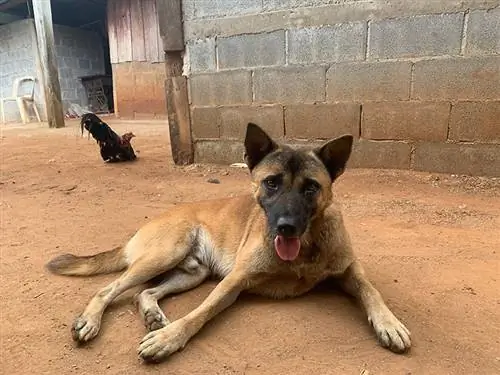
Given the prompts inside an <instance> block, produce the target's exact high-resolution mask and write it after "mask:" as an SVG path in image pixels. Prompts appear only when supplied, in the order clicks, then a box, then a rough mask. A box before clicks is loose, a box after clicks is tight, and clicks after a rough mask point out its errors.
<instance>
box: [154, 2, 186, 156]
mask: <svg viewBox="0 0 500 375" xmlns="http://www.w3.org/2000/svg"><path fill="white" fill-rule="evenodd" d="M156 7H157V12H158V23H159V28H160V35H161V38H162V42H163V50H164V51H165V69H166V75H167V78H166V80H165V96H166V102H167V115H168V125H169V131H170V147H171V149H172V157H173V159H174V163H175V164H177V165H187V164H192V163H193V161H194V160H193V159H194V152H193V140H192V137H191V119H190V115H189V100H188V89H187V78H186V77H185V76H183V75H182V65H183V60H182V51H183V50H184V34H183V31H182V7H181V0H157V1H156Z"/></svg>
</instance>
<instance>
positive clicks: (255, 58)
mask: <svg viewBox="0 0 500 375" xmlns="http://www.w3.org/2000/svg"><path fill="white" fill-rule="evenodd" d="M217 53H218V59H219V68H220V69H230V68H243V67H254V66H268V65H283V64H284V63H285V31H284V30H278V31H274V32H271V33H260V34H245V35H238V36H231V37H228V38H219V39H217Z"/></svg>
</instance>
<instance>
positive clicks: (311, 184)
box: [304, 181, 320, 196]
mask: <svg viewBox="0 0 500 375" xmlns="http://www.w3.org/2000/svg"><path fill="white" fill-rule="evenodd" d="M319 189H320V186H319V184H318V183H317V182H316V181H308V182H307V183H306V185H305V186H304V194H305V195H308V196H312V195H314V194H316V193H317V192H318V191H319Z"/></svg>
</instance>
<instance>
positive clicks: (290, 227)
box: [277, 217, 297, 237]
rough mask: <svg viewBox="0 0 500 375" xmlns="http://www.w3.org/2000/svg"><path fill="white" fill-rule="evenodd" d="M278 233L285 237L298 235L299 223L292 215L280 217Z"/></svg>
mask: <svg viewBox="0 0 500 375" xmlns="http://www.w3.org/2000/svg"><path fill="white" fill-rule="evenodd" d="M277 224H278V225H277V226H278V233H279V234H281V235H282V236H285V237H293V236H296V235H297V225H296V224H295V220H294V219H293V218H291V217H280V218H279V219H278V223H277Z"/></svg>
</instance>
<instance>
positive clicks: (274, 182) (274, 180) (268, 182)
mask: <svg viewBox="0 0 500 375" xmlns="http://www.w3.org/2000/svg"><path fill="white" fill-rule="evenodd" d="M279 184H280V178H279V176H271V177H268V178H266V179H265V180H264V186H265V187H266V188H267V189H269V190H271V191H276V190H278V188H279Z"/></svg>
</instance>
